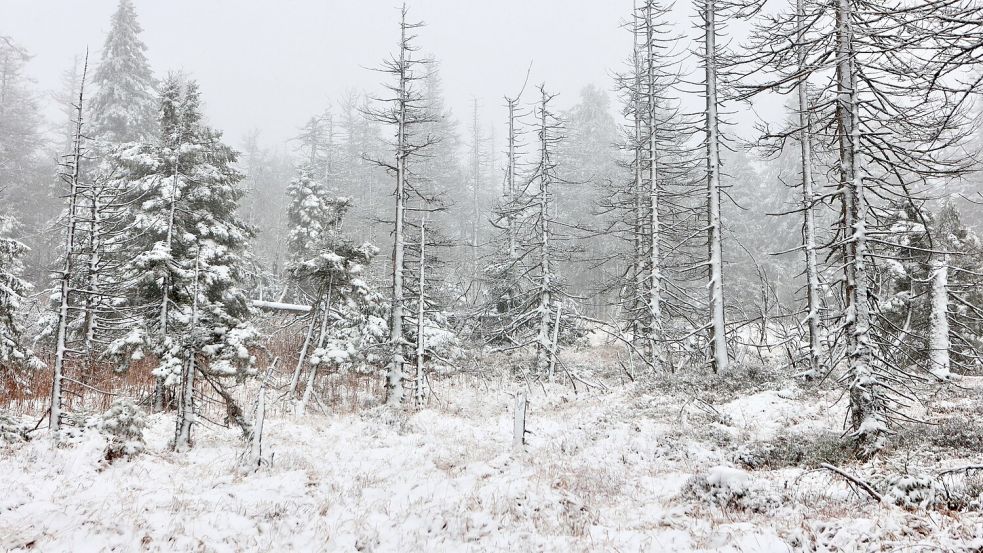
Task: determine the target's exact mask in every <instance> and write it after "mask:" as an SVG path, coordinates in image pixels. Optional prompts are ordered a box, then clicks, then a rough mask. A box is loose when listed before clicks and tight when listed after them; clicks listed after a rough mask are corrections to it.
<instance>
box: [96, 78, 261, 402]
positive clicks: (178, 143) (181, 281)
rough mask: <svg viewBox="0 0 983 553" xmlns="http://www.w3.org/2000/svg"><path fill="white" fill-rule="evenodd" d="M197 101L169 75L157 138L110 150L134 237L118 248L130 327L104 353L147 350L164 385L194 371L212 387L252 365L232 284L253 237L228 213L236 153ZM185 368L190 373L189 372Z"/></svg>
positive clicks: (247, 330)
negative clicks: (123, 171) (126, 180)
mask: <svg viewBox="0 0 983 553" xmlns="http://www.w3.org/2000/svg"><path fill="white" fill-rule="evenodd" d="M200 102H201V100H200V95H199V92H198V86H197V84H196V83H195V82H194V81H187V82H182V80H181V79H180V78H178V77H176V76H170V77H168V79H167V80H166V81H165V82H164V85H163V87H162V92H161V100H160V109H159V126H160V134H159V137H158V139H157V140H156V141H154V142H146V143H142V144H140V145H139V147H136V148H132V149H128V150H126V151H125V152H121V153H120V154H119V158H120V162H121V163H122V164H124V165H125V166H127V167H128V169H129V172H130V174H131V176H132V177H133V180H132V183H131V189H130V190H129V191H128V192H127V194H126V200H127V201H126V205H128V206H131V207H130V209H129V213H128V217H127V219H128V223H129V225H130V228H132V229H133V233H132V236H130V237H129V238H128V240H127V241H126V242H125V243H124V244H123V245H121V247H122V248H125V249H126V251H127V254H128V255H127V256H126V257H127V258H128V259H129V261H128V262H127V263H126V264H125V266H124V268H123V270H124V274H125V278H126V280H127V282H129V283H130V286H129V289H130V290H131V291H132V292H131V294H130V295H129V297H128V298H127V301H128V307H129V308H131V309H132V310H133V315H134V320H135V325H134V329H133V330H132V331H131V332H130V333H129V334H128V335H127V336H125V337H124V338H122V339H120V340H118V341H117V342H116V344H115V347H114V348H113V349H114V351H115V352H116V353H124V352H125V353H128V354H129V355H130V356H131V358H134V357H135V358H139V357H142V356H143V355H146V354H148V353H150V354H153V355H154V356H155V357H156V358H157V359H158V366H157V368H156V369H155V371H154V373H155V374H156V375H157V377H158V378H159V379H160V385H161V386H163V387H171V386H174V385H176V384H177V383H178V382H180V381H182V380H186V379H183V378H182V376H181V375H182V373H184V374H188V375H190V376H192V377H193V376H194V374H195V373H196V372H197V374H201V375H203V376H204V377H205V378H206V380H208V381H209V382H210V383H211V384H213V385H219V383H218V381H217V379H218V377H236V378H242V377H245V376H248V375H251V374H252V372H253V363H254V361H255V360H254V358H253V356H252V355H251V354H250V353H249V350H248V349H247V347H248V345H249V344H250V343H251V342H252V340H253V339H254V338H255V329H253V328H252V327H251V326H250V325H249V324H248V322H247V319H248V317H249V314H250V307H249V302H248V299H247V297H246V294H245V292H244V291H243V289H242V288H241V285H242V283H243V282H244V280H245V278H246V267H247V264H248V263H249V256H248V254H247V253H246V245H247V243H248V240H249V239H250V238H251V237H252V236H253V234H254V232H253V229H252V228H250V227H249V226H248V225H246V224H245V223H244V222H242V221H241V220H240V218H239V216H238V215H237V209H238V206H239V201H240V200H241V198H242V195H243V191H242V189H241V187H240V186H239V183H240V181H241V180H242V174H240V173H239V172H238V171H237V170H236V169H235V167H234V164H235V162H236V157H237V152H236V151H235V150H233V149H232V148H230V147H229V146H227V145H225V144H224V143H223V142H222V134H221V133H220V132H218V131H216V130H214V129H211V128H210V127H208V126H207V125H206V124H205V123H204V122H203V120H202V113H201V105H200ZM188 364H192V365H195V366H197V369H196V371H192V372H190V373H188V371H187V366H188ZM162 395H163V393H162V390H158V399H157V407H158V408H159V407H161V406H162V405H161V404H162ZM226 399H228V398H226Z"/></svg>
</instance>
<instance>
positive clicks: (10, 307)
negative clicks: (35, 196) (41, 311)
mask: <svg viewBox="0 0 983 553" xmlns="http://www.w3.org/2000/svg"><path fill="white" fill-rule="evenodd" d="M13 223H14V221H13V219H12V218H11V217H9V216H6V215H3V214H0V390H2V389H8V387H10V386H14V385H18V384H22V383H23V382H22V380H23V376H24V375H23V371H24V370H38V369H41V368H43V367H44V364H43V363H42V362H41V360H40V359H38V358H37V357H36V356H35V355H34V352H32V351H31V350H30V349H28V348H26V347H24V336H23V327H22V325H21V323H20V321H19V320H18V317H19V316H20V313H19V310H20V308H21V302H22V301H23V299H24V296H25V294H27V293H28V292H29V291H30V289H31V286H30V284H28V283H27V282H25V281H24V280H23V279H22V278H21V276H20V275H21V272H22V271H23V269H24V266H23V263H22V261H21V259H22V257H23V255H24V253H25V252H26V251H27V247H26V246H25V245H24V244H22V243H21V242H19V241H17V240H14V239H13V238H10V230H11V228H12V226H13Z"/></svg>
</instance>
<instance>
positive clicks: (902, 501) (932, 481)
mask: <svg viewBox="0 0 983 553" xmlns="http://www.w3.org/2000/svg"><path fill="white" fill-rule="evenodd" d="M872 484H873V486H874V488H875V489H877V490H878V492H879V493H880V494H881V495H882V496H883V497H884V501H885V502H888V503H894V504H895V505H897V506H899V507H903V508H905V509H934V508H937V507H940V506H942V505H944V504H945V501H946V494H945V488H944V487H943V486H942V484H941V482H939V481H938V480H937V479H936V478H934V477H933V476H930V475H928V474H924V473H905V474H888V475H883V476H879V477H877V478H875V479H874V480H873V481H872Z"/></svg>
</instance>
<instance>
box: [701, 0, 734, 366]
mask: <svg viewBox="0 0 983 553" xmlns="http://www.w3.org/2000/svg"><path fill="white" fill-rule="evenodd" d="M704 6H705V7H704V9H705V12H704V22H705V24H706V29H705V30H704V31H705V32H704V39H705V48H706V59H705V60H704V63H705V64H706V67H705V69H706V102H707V106H706V143H707V217H708V221H707V233H708V235H707V247H708V249H709V256H708V257H709V265H710V267H709V268H710V270H709V273H710V282H709V286H708V288H709V291H710V303H709V306H710V351H711V354H712V363H713V372H715V373H716V372H726V371H727V366H728V361H729V359H728V356H727V327H726V320H725V317H724V281H723V246H722V244H721V222H720V131H719V114H718V113H717V106H718V98H717V56H716V52H717V28H716V0H704Z"/></svg>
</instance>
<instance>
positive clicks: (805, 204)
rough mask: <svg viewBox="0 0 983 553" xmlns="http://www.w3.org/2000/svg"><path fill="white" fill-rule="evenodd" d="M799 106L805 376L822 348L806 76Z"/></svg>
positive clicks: (801, 18)
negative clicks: (806, 341) (806, 336)
mask: <svg viewBox="0 0 983 553" xmlns="http://www.w3.org/2000/svg"><path fill="white" fill-rule="evenodd" d="M796 12H797V18H798V43H799V44H800V46H799V47H798V52H797V55H798V63H799V69H800V70H804V67H805V65H806V61H805V60H806V52H805V46H802V44H804V42H805V33H806V15H805V0H797V1H796ZM798 103H799V105H798V108H799V146H800V149H801V152H800V153H801V161H802V210H803V211H802V213H803V217H804V219H803V222H802V225H803V242H804V244H803V246H804V249H805V262H806V270H805V273H806V295H807V300H806V301H807V304H806V305H807V308H808V310H809V313H808V315H807V319H806V321H807V323H808V325H809V362H808V365H809V369H808V372H807V374H806V375H807V376H808V377H809V378H812V377H815V376H816V375H818V374H819V365H820V361H819V360H820V356H821V355H822V349H821V346H820V340H821V338H822V336H821V334H820V326H819V324H820V319H819V317H820V313H819V308H820V305H819V269H818V262H817V260H816V221H815V213H814V211H813V204H814V203H815V190H814V187H813V182H812V128H811V118H810V109H809V92H808V82H807V81H806V79H805V78H803V80H802V81H801V82H800V83H799V86H798Z"/></svg>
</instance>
